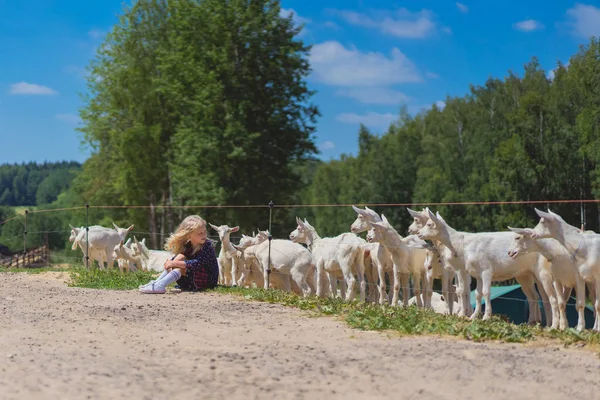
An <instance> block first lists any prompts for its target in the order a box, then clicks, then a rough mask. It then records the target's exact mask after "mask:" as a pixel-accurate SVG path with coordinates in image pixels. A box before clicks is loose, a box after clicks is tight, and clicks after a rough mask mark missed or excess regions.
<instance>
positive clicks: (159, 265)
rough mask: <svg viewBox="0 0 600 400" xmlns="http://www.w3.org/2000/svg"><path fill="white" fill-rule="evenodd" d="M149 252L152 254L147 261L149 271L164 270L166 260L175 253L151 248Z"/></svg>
mask: <svg viewBox="0 0 600 400" xmlns="http://www.w3.org/2000/svg"><path fill="white" fill-rule="evenodd" d="M148 252H149V255H150V257H149V258H148V261H147V263H146V268H147V270H148V271H156V272H162V271H164V269H165V262H166V261H167V260H170V259H171V258H172V257H173V253H171V252H169V251H165V250H149V251H148Z"/></svg>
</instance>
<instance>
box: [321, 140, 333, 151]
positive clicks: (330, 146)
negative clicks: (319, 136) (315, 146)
mask: <svg viewBox="0 0 600 400" xmlns="http://www.w3.org/2000/svg"><path fill="white" fill-rule="evenodd" d="M319 149H320V150H323V151H327V150H333V149H335V143H333V142H332V141H330V140H327V141H325V142H323V143H321V145H320V146H319Z"/></svg>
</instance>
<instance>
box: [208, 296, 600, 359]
mask: <svg viewBox="0 0 600 400" xmlns="http://www.w3.org/2000/svg"><path fill="white" fill-rule="evenodd" d="M215 292H217V293H226V294H234V295H238V296H243V297H244V298H245V299H247V300H256V301H262V302H268V303H278V304H283V305H286V306H292V307H297V308H300V309H302V310H312V311H314V312H315V313H318V314H321V315H333V316H338V317H340V318H342V319H343V320H344V321H345V322H346V323H348V325H350V326H351V327H353V328H357V329H362V330H375V331H383V330H391V331H395V332H397V333H399V334H401V335H442V336H458V337H462V338H465V339H468V340H473V341H476V342H482V341H486V340H500V341H505V342H513V343H515V342H516V343H524V342H528V341H533V340H538V339H553V340H558V341H560V342H561V343H563V344H565V345H572V344H577V343H582V344H585V345H588V346H589V347H591V348H593V349H594V350H597V351H598V350H600V334H599V333H597V332H593V331H590V330H587V331H585V332H577V331H576V330H575V329H573V328H570V329H567V330H565V331H561V330H557V329H549V328H546V327H542V326H539V325H538V326H529V325H524V324H523V325H515V324H512V323H510V322H507V321H505V320H503V319H502V318H500V317H499V316H493V317H492V318H491V319H490V320H488V321H483V320H476V321H473V322H471V321H469V320H468V319H464V318H459V317H457V316H453V315H441V314H437V313H435V312H434V311H433V310H429V309H423V308H418V307H416V306H411V307H390V306H380V305H374V304H367V303H361V302H358V301H354V302H351V303H345V302H342V301H341V300H340V299H322V298H317V297H311V298H307V299H304V298H302V297H300V296H297V295H295V294H293V293H286V292H282V291H279V290H264V289H246V288H230V287H218V288H217V289H215Z"/></svg>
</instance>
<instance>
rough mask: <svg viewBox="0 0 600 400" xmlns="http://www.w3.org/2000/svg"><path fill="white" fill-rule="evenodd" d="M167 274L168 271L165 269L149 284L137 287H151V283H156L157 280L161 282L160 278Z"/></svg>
mask: <svg viewBox="0 0 600 400" xmlns="http://www.w3.org/2000/svg"><path fill="white" fill-rule="evenodd" d="M168 273H169V271H167V270H166V269H165V270H163V272H162V273H161V274H160V275H159V276H158V278H156V279H152V280H151V281H150V282H148V283H146V284H144V285H140V286H138V289H141V288H143V287H144V286H148V285H152V284H153V283H155V282H158V281H159V280H161V279H162V278H164V277H165V276H167V274H168Z"/></svg>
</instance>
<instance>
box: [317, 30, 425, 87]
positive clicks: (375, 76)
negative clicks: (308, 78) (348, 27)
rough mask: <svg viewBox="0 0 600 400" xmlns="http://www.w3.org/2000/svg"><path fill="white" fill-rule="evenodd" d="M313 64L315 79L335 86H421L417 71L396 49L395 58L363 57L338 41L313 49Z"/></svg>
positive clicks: (372, 54)
mask: <svg viewBox="0 0 600 400" xmlns="http://www.w3.org/2000/svg"><path fill="white" fill-rule="evenodd" d="M309 59H310V64H311V67H312V68H313V75H314V78H315V79H316V80H318V81H320V82H323V83H326V84H329V85H334V86H377V85H391V84H395V83H405V82H421V81H422V79H421V76H420V75H419V73H418V71H417V68H416V67H415V66H414V64H413V63H412V61H410V60H409V59H408V58H407V57H406V56H405V55H404V54H402V52H401V51H400V50H398V49H397V48H393V49H392V56H391V58H387V57H386V56H385V55H384V54H382V53H377V52H369V53H361V52H360V51H359V50H357V49H355V48H351V49H346V48H345V47H344V46H343V45H342V44H340V43H339V42H336V41H327V42H323V43H319V44H316V45H314V46H313V48H312V51H311V54H310V57H309Z"/></svg>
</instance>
